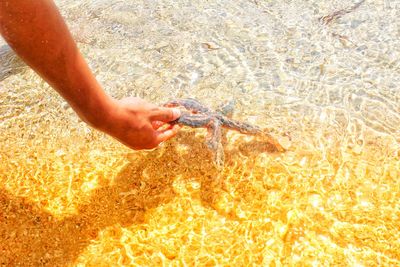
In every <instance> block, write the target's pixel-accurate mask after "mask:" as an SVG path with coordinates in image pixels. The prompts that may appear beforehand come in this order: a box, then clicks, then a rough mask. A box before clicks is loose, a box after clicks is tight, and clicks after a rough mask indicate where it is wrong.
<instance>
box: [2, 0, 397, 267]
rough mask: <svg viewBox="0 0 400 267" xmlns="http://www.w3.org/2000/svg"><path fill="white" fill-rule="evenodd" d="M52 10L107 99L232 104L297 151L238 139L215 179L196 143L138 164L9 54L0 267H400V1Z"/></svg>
mask: <svg viewBox="0 0 400 267" xmlns="http://www.w3.org/2000/svg"><path fill="white" fill-rule="evenodd" d="M57 4H58V6H59V8H60V10H61V12H62V14H63V16H64V17H65V18H66V21H67V23H68V25H69V27H70V29H71V31H72V33H73V35H74V38H75V39H76V41H77V42H78V45H79V48H80V49H81V52H82V53H83V54H84V56H85V58H86V59H87V61H88V63H89V65H90V67H91V68H92V70H93V71H94V73H95V74H96V77H97V78H98V80H99V81H100V82H101V84H102V85H103V86H104V89H105V90H106V91H107V92H108V93H109V94H111V95H113V96H114V97H117V98H121V97H125V96H132V95H134V96H140V97H142V98H145V99H146V100H148V101H151V102H154V103H164V102H166V101H168V100H170V99H174V98H185V97H192V98H196V99H198V100H200V101H202V102H203V103H204V104H206V105H207V106H209V107H213V108H215V107H217V106H219V105H220V104H221V103H224V102H228V101H232V100H234V101H235V103H236V110H235V113H234V115H233V117H234V118H235V119H238V120H243V121H247V122H250V123H253V124H256V125H258V126H260V127H263V128H264V127H265V128H268V129H269V131H270V133H271V135H273V136H274V137H275V138H277V139H278V140H279V142H281V144H282V145H283V146H284V147H286V148H287V149H288V151H287V152H284V153H272V152H271V151H270V147H269V146H268V144H267V143H265V142H263V141H262V140H258V139H254V138H253V137H248V136H244V135H241V134H238V133H234V132H226V133H225V134H224V140H223V145H224V150H225V158H226V159H225V165H224V168H222V169H218V168H216V167H215V165H214V164H213V160H212V155H211V153H210V152H209V151H208V149H207V147H206V146H205V145H204V136H205V134H206V133H205V130H202V129H186V128H185V129H183V130H182V131H181V132H180V133H179V134H178V136H177V137H176V138H174V139H173V140H171V141H169V142H166V143H165V144H163V145H162V146H161V147H160V148H159V149H157V150H154V151H147V152H143V151H141V152H137V151H131V150H129V149H127V148H126V147H124V146H122V145H121V144H119V143H118V142H116V141H115V140H113V139H111V138H110V137H107V136H105V135H104V134H102V133H99V132H97V131H95V130H92V129H90V128H89V127H88V126H86V125H85V124H84V123H83V122H81V121H80V120H79V118H78V117H77V116H76V115H75V113H74V112H73V111H72V109H71V108H70V107H69V106H68V105H67V104H66V102H65V101H64V100H63V99H62V98H61V97H60V96H59V95H57V93H56V92H55V91H53V90H52V89H51V88H50V87H49V86H48V85H47V84H46V83H45V82H43V81H42V80H41V79H40V78H39V77H38V76H37V75H36V74H35V73H34V72H33V71H32V70H30V69H29V68H27V67H26V66H24V64H23V63H22V62H21V61H20V60H18V59H17V58H16V57H15V56H14V55H13V53H12V51H10V50H9V49H8V48H7V47H6V46H2V47H1V49H0V129H1V132H0V161H1V165H0V182H1V183H0V184H1V186H0V212H1V213H0V214H1V217H0V263H2V264H4V265H6V266H14V265H18V264H21V265H26V266H38V265H46V266H86V265H87V266H94V265H97V266H115V265H128V266H129V265H137V266H193V265H197V266H203V265H207V266H216V265H218V266H282V265H285V266H286V265H290V266H329V265H335V266H336V265H342V266H377V265H382V266H399V265H400V253H399V251H400V231H399V229H400V179H399V174H400V161H399V157H400V146H399V141H400V131H399V128H398V127H399V125H400V104H399V103H400V90H399V85H400V75H399V74H400V27H399V26H400V22H399V19H398V18H399V17H400V2H399V1H389V0H381V1H372V0H366V1H365V2H363V3H362V4H361V5H360V6H359V7H358V8H356V9H354V10H352V11H350V10H349V8H351V7H352V6H354V5H355V4H356V2H353V1H265V0H254V1H242V0H238V1H203V2H199V1H183V0H174V1H167V0H164V1H158V0H157V1H109V0H107V1H106V0H96V1H89V0H82V1H76V0H74V1H73V0H67V1H57ZM339 10H349V12H348V13H346V14H342V15H341V17H338V18H337V19H333V20H332V21H329V20H328V19H327V18H329V15H331V14H335V13H334V12H335V11H339ZM344 13H345V12H344ZM324 16H325V19H320V18H322V17H324ZM326 16H328V17H326ZM3 44H4V42H0V45H3Z"/></svg>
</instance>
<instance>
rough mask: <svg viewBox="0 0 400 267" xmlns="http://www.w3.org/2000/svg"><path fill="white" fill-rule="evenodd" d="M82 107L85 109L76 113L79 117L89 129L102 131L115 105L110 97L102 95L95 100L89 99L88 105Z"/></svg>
mask: <svg viewBox="0 0 400 267" xmlns="http://www.w3.org/2000/svg"><path fill="white" fill-rule="evenodd" d="M83 106H84V107H85V109H81V110H79V111H77V113H78V115H79V117H80V118H81V119H82V120H83V121H84V122H85V123H87V124H89V125H90V126H91V127H93V128H96V129H99V130H104V129H105V128H107V124H108V122H109V121H110V120H111V119H110V118H111V117H112V112H113V111H114V110H115V107H116V104H115V100H114V99H113V98H112V97H110V96H108V95H106V94H104V95H101V96H98V97H97V99H90V101H89V103H87V104H86V105H83Z"/></svg>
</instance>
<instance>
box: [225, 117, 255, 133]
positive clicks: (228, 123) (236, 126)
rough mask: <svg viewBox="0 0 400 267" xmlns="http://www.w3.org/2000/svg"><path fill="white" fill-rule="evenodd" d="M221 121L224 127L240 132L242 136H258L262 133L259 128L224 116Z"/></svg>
mask: <svg viewBox="0 0 400 267" xmlns="http://www.w3.org/2000/svg"><path fill="white" fill-rule="evenodd" d="M219 119H220V121H221V123H222V127H224V128H227V129H230V130H234V131H238V132H240V133H242V134H251V135H258V134H261V133H262V131H261V129H260V128H258V127H257V126H253V125H251V124H248V123H245V122H238V121H235V120H231V119H228V118H226V117H222V116H221V117H220V118H219Z"/></svg>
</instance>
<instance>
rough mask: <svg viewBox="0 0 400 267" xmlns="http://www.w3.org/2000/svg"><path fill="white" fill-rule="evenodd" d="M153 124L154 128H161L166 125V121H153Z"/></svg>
mask: <svg viewBox="0 0 400 267" xmlns="http://www.w3.org/2000/svg"><path fill="white" fill-rule="evenodd" d="M151 125H152V126H153V129H154V130H157V129H158V128H160V127H161V126H163V125H165V122H162V121H152V122H151Z"/></svg>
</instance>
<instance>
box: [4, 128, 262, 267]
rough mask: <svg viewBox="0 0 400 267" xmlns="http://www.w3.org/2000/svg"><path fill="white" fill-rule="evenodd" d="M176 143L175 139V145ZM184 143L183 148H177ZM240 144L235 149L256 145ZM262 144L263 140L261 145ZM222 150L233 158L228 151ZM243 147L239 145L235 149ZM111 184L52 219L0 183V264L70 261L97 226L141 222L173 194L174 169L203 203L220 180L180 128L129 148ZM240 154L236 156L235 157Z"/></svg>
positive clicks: (197, 142)
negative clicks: (157, 145) (152, 144)
mask: <svg viewBox="0 0 400 267" xmlns="http://www.w3.org/2000/svg"><path fill="white" fill-rule="evenodd" d="M178 144H179V145H178ZM182 145H183V146H185V145H186V146H187V147H188V150H187V151H186V152H182V151H181V150H179V151H178V147H179V146H182ZM254 145H256V143H254V144H253V145H252V144H251V143H248V144H245V145H243V146H244V147H242V149H241V150H245V152H246V153H247V152H249V150H250V148H251V147H253V149H254V147H260V145H259V144H258V143H257V145H256V146H254ZM261 147H262V148H263V149H264V146H262V145H261ZM237 152H238V151H234V152H229V151H226V153H227V154H228V156H229V161H234V160H235V156H234V155H233V154H232V153H237ZM240 152H241V153H243V151H240ZM133 155H134V156H133V157H131V158H132V159H131V161H130V163H129V164H128V165H127V166H126V167H125V168H124V169H123V170H122V171H121V172H120V173H119V174H118V175H117V177H116V178H115V180H114V181H113V183H112V185H106V186H100V187H99V188H97V189H95V190H94V191H93V192H92V193H91V197H90V198H89V199H87V201H85V202H84V203H82V204H81V205H80V206H79V207H78V212H77V214H75V215H71V216H69V217H65V218H63V219H58V218H56V217H55V216H54V215H52V214H51V213H49V212H48V211H46V210H45V209H43V208H42V207H40V206H39V205H38V204H36V203H32V202H30V201H29V200H27V199H25V198H21V197H17V196H14V195H13V194H12V193H11V192H8V191H6V190H5V189H0V212H1V213H0V214H1V215H0V264H2V266H16V265H22V266H42V265H46V266H65V265H69V264H71V263H73V262H74V261H75V260H76V259H77V257H78V256H79V255H80V254H81V253H82V251H83V250H84V249H85V248H86V247H87V246H88V245H89V243H90V241H91V240H94V239H96V238H97V235H98V233H99V231H100V230H102V229H104V228H106V227H108V226H112V225H115V224H120V225H122V226H129V225H132V224H140V223H143V222H144V217H145V214H146V211H147V210H149V209H152V208H155V207H157V206H159V205H161V204H164V203H168V202H169V201H171V200H172V199H173V198H174V197H175V193H174V189H173V186H172V183H173V181H174V179H175V178H176V177H177V175H179V176H180V177H181V178H183V179H197V180H198V181H199V182H200V183H201V189H200V195H201V200H202V203H203V205H204V206H206V207H207V208H213V203H214V201H215V199H216V198H218V194H219V192H221V190H222V187H221V183H220V182H216V181H221V180H224V177H221V176H223V171H219V170H218V169H217V168H215V167H214V165H213V163H212V155H211V153H210V152H209V151H208V149H207V148H206V147H205V145H204V144H203V139H202V138H199V137H196V136H195V135H194V134H193V132H192V133H187V132H183V133H181V134H180V135H179V137H177V138H176V139H175V140H174V141H171V142H169V143H168V144H166V145H165V147H164V148H161V149H158V150H155V151H151V152H145V153H133ZM127 157H128V158H129V157H130V156H129V155H128V156H127ZM236 160H240V159H236Z"/></svg>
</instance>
